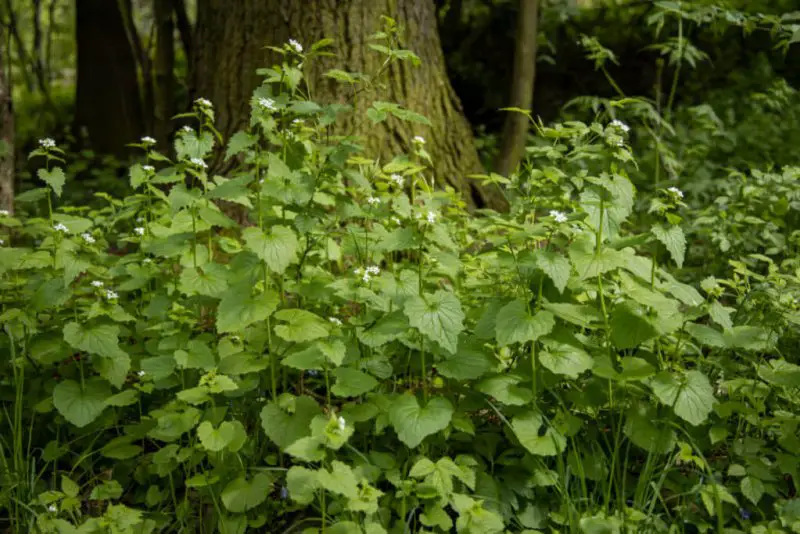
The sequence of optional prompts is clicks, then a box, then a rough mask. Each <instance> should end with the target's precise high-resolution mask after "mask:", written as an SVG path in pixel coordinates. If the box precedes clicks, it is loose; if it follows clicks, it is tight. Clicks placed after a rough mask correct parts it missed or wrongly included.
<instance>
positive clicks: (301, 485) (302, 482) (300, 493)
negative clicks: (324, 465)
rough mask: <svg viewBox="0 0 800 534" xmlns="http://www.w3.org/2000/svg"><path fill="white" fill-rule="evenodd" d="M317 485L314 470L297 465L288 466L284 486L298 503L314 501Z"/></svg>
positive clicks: (306, 503)
mask: <svg viewBox="0 0 800 534" xmlns="http://www.w3.org/2000/svg"><path fill="white" fill-rule="evenodd" d="M319 487H320V485H319V479H318V478H317V472H316V471H312V470H311V469H307V468H305V467H301V466H298V465H293V466H292V467H291V468H289V472H288V473H287V474H286V488H287V489H288V490H289V495H291V497H292V500H294V501H296V502H297V503H298V504H302V505H309V504H311V503H312V502H314V499H315V498H316V491H317V489H319Z"/></svg>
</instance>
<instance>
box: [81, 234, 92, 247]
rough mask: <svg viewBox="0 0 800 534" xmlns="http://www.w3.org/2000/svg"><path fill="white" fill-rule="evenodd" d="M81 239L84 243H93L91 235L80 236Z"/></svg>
mask: <svg viewBox="0 0 800 534" xmlns="http://www.w3.org/2000/svg"><path fill="white" fill-rule="evenodd" d="M81 237H82V238H83V240H84V241H86V242H87V243H88V244H90V245H91V244H93V243H94V242H95V238H94V237H92V234H90V233H83V234H81Z"/></svg>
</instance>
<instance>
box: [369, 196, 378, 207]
mask: <svg viewBox="0 0 800 534" xmlns="http://www.w3.org/2000/svg"><path fill="white" fill-rule="evenodd" d="M380 203H381V199H379V198H378V197H369V198H367V204H369V205H370V206H376V205H378V204H380Z"/></svg>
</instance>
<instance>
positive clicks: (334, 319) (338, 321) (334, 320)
mask: <svg viewBox="0 0 800 534" xmlns="http://www.w3.org/2000/svg"><path fill="white" fill-rule="evenodd" d="M328 320H329V321H330V322H332V323H333V324H335V325H336V326H342V320H341V319H339V318H338V317H328Z"/></svg>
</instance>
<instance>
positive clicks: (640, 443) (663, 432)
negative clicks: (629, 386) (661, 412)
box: [623, 402, 675, 454]
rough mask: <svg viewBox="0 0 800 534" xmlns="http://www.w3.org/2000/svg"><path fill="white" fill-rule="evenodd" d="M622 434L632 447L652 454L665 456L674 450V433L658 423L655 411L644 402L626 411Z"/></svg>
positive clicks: (668, 427) (665, 425)
mask: <svg viewBox="0 0 800 534" xmlns="http://www.w3.org/2000/svg"><path fill="white" fill-rule="evenodd" d="M623 432H624V433H625V435H626V436H627V437H628V439H630V440H631V441H632V442H633V444H634V445H636V446H637V447H641V448H642V449H644V450H646V451H648V452H652V453H654V454H667V453H668V452H670V451H671V450H672V449H674V448H675V431H674V430H672V428H671V427H670V426H669V425H667V424H664V423H663V422H661V421H659V420H658V413H657V412H656V409H655V408H654V407H653V406H650V405H649V404H647V403H644V402H638V403H635V404H634V405H633V406H631V408H630V409H629V410H628V411H627V413H626V414H625V426H624V428H623Z"/></svg>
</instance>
